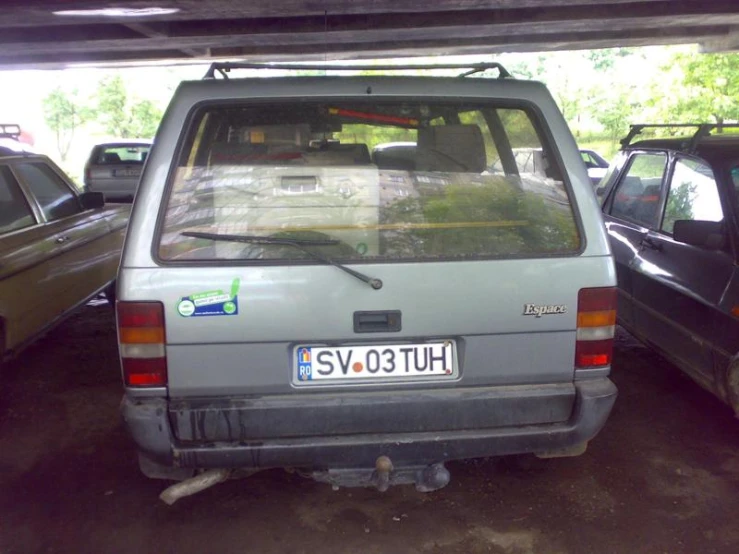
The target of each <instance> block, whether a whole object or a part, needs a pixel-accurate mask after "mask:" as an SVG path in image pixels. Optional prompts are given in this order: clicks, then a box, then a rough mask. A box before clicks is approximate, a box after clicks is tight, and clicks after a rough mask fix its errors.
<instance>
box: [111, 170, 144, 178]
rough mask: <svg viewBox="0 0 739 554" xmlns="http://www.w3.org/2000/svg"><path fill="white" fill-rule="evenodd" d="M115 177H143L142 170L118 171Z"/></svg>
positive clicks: (115, 172)
mask: <svg viewBox="0 0 739 554" xmlns="http://www.w3.org/2000/svg"><path fill="white" fill-rule="evenodd" d="M113 175H114V176H115V177H138V176H139V175H141V170H140V169H116V170H115V171H114V172H113Z"/></svg>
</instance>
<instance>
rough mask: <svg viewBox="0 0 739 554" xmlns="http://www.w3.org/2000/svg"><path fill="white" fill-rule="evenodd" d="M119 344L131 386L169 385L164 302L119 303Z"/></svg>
mask: <svg viewBox="0 0 739 554" xmlns="http://www.w3.org/2000/svg"><path fill="white" fill-rule="evenodd" d="M116 312H117V314H118V345H119V347H120V351H121V365H122V366H123V381H124V382H125V384H126V386H128V387H162V386H165V385H166V384H167V358H166V353H165V350H164V345H165V343H166V340H165V335H164V306H163V305H162V304H161V302H118V303H117V304H116Z"/></svg>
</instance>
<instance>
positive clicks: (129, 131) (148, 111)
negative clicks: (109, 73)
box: [97, 75, 162, 138]
mask: <svg viewBox="0 0 739 554" xmlns="http://www.w3.org/2000/svg"><path fill="white" fill-rule="evenodd" d="M97 107H98V113H99V115H100V120H101V123H102V124H103V125H104V126H105V130H106V131H107V132H108V133H110V134H111V135H114V136H116V137H119V138H133V137H141V138H148V137H152V136H154V133H156V129H157V127H158V126H159V121H160V120H161V118H162V112H161V110H159V108H157V107H156V106H155V105H154V103H153V102H151V101H150V100H138V101H135V100H134V99H132V98H131V97H129V95H128V91H127V90H126V84H125V83H124V81H123V79H122V78H121V77H120V75H116V76H114V77H108V78H105V79H103V80H102V81H100V83H99V84H98V106H97Z"/></svg>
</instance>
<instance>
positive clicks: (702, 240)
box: [672, 219, 726, 250]
mask: <svg viewBox="0 0 739 554" xmlns="http://www.w3.org/2000/svg"><path fill="white" fill-rule="evenodd" d="M672 238H674V239H675V240H676V241H677V242H684V243H685V244H690V245H692V246H699V247H701V248H706V249H708V250H720V249H721V248H723V247H724V244H725V242H726V237H725V235H724V224H723V222H722V221H699V220H695V221H694V220H690V219H680V220H678V221H676V222H675V226H674V227H673V229H672Z"/></svg>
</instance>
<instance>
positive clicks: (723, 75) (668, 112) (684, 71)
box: [651, 52, 739, 123]
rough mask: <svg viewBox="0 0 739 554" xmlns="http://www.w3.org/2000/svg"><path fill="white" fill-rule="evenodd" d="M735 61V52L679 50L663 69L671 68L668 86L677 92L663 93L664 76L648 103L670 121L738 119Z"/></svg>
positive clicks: (738, 85) (738, 68) (738, 77)
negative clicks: (670, 78) (684, 51)
mask: <svg viewBox="0 0 739 554" xmlns="http://www.w3.org/2000/svg"><path fill="white" fill-rule="evenodd" d="M738 62H739V59H738V58H737V55H736V54H699V53H697V52H691V53H678V54H676V55H675V56H674V57H673V59H672V60H671V61H670V63H669V65H668V66H667V67H664V68H663V72H665V73H668V72H670V74H671V76H672V80H673V83H672V86H671V87H670V88H672V89H674V90H677V91H679V93H678V94H664V88H666V86H665V85H666V83H665V82H664V77H663V78H662V80H661V83H660V84H659V85H658V86H659V89H660V90H657V91H655V92H656V93H657V94H654V95H653V96H654V100H653V101H652V102H651V104H652V105H653V106H655V107H656V108H657V111H658V114H659V116H660V117H661V119H662V120H664V121H665V122H670V123H673V122H678V121H685V122H714V123H723V122H724V121H727V120H731V121H736V120H739V102H737V98H739V63H738ZM667 86H669V84H667ZM659 92H663V94H658V93H659Z"/></svg>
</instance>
